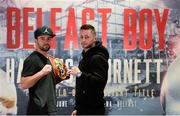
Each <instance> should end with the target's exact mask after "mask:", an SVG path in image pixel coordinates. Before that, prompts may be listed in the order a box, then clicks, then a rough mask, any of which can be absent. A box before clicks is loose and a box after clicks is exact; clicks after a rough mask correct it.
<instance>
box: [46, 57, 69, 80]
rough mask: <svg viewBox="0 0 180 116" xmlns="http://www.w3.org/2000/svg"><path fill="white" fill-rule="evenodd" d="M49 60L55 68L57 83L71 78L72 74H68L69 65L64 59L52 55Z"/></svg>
mask: <svg viewBox="0 0 180 116" xmlns="http://www.w3.org/2000/svg"><path fill="white" fill-rule="evenodd" d="M49 60H50V62H51V65H52V68H53V72H54V75H55V80H56V83H59V82H61V81H62V80H66V79H69V77H70V76H69V75H68V74H67V67H66V65H65V64H64V63H63V61H62V60H60V59H59V58H54V57H52V56H50V57H49Z"/></svg>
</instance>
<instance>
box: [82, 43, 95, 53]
mask: <svg viewBox="0 0 180 116" xmlns="http://www.w3.org/2000/svg"><path fill="white" fill-rule="evenodd" d="M94 46H95V43H93V44H91V45H89V46H88V47H87V48H84V52H87V51H88V50H89V49H91V48H93V47H94Z"/></svg>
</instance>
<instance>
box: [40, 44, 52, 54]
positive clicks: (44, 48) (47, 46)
mask: <svg viewBox="0 0 180 116" xmlns="http://www.w3.org/2000/svg"><path fill="white" fill-rule="evenodd" d="M40 49H41V50H42V51H45V52H47V51H49V49H50V45H48V44H46V45H44V46H42V47H40Z"/></svg>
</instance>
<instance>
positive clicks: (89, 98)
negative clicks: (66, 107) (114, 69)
mask: <svg viewBox="0 0 180 116" xmlns="http://www.w3.org/2000/svg"><path fill="white" fill-rule="evenodd" d="M80 43H81V46H82V48H83V52H82V57H83V58H82V60H81V61H80V63H79V66H78V67H75V66H74V67H72V69H71V71H70V74H72V75H74V76H76V77H77V78H76V96H75V100H76V104H75V110H74V111H73V112H72V115H76V114H78V115H79V114H80V115H83V114H84V115H89V114H90V115H92V114H95V115H103V114H105V107H104V104H105V100H104V88H105V86H106V83H107V78H108V58H109V53H108V51H107V49H106V48H105V47H104V46H102V43H101V42H99V41H97V40H96V32H95V29H94V27H93V26H92V25H89V24H85V25H82V26H81V28H80Z"/></svg>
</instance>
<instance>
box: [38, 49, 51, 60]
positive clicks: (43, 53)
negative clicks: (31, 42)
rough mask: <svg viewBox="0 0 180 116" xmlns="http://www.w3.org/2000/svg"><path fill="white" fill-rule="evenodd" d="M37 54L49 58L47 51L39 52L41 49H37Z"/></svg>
mask: <svg viewBox="0 0 180 116" xmlns="http://www.w3.org/2000/svg"><path fill="white" fill-rule="evenodd" d="M36 51H37V52H39V53H41V54H42V55H44V56H45V57H46V58H48V57H49V54H48V52H45V51H42V50H39V49H36Z"/></svg>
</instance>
